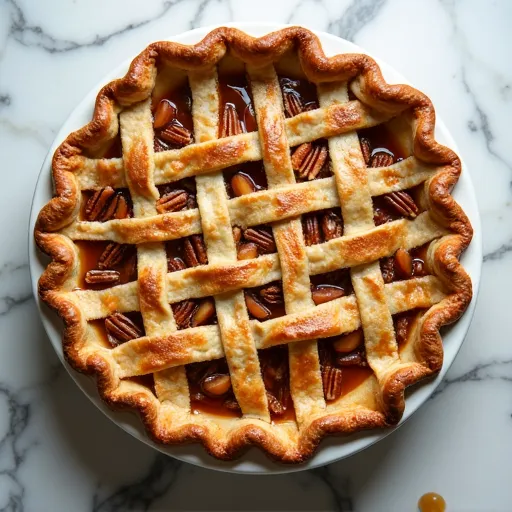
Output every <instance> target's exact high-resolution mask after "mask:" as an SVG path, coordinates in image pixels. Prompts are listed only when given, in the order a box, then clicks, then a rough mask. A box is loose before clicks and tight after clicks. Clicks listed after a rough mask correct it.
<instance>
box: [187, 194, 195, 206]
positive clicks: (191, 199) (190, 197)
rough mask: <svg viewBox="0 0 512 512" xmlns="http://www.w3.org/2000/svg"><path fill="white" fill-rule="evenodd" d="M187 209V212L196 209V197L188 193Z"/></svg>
mask: <svg viewBox="0 0 512 512" xmlns="http://www.w3.org/2000/svg"><path fill="white" fill-rule="evenodd" d="M187 208H188V209H189V210H192V209H193V208H197V200H196V195H195V194H191V193H190V192H189V193H188V198H187Z"/></svg>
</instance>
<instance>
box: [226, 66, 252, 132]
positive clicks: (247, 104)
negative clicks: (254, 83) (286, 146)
mask: <svg viewBox="0 0 512 512" xmlns="http://www.w3.org/2000/svg"><path fill="white" fill-rule="evenodd" d="M219 95H220V124H221V126H220V127H219V128H220V131H221V132H222V130H223V128H224V127H223V120H222V117H223V116H222V113H223V111H224V105H226V104H228V103H230V104H231V105H233V106H234V107H235V109H236V111H237V113H238V118H239V119H240V121H241V123H242V127H243V129H244V131H245V132H254V131H256V130H257V129H258V125H257V123H256V115H255V113H254V106H253V101H252V95H251V90H250V87H249V84H248V83H247V78H246V77H245V75H241V74H221V75H220V76H219Z"/></svg>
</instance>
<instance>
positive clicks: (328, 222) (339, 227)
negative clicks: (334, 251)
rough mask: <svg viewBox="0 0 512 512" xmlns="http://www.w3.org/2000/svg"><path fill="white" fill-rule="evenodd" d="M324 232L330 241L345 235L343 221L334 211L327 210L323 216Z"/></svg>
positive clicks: (326, 238) (326, 239)
mask: <svg viewBox="0 0 512 512" xmlns="http://www.w3.org/2000/svg"><path fill="white" fill-rule="evenodd" d="M322 233H323V234H324V240H325V241H326V242H328V241H329V240H333V239H334V238H339V237H340V236H342V235H343V221H342V220H341V218H340V217H339V215H336V214H335V213H334V212H327V213H325V214H324V215H323V217H322Z"/></svg>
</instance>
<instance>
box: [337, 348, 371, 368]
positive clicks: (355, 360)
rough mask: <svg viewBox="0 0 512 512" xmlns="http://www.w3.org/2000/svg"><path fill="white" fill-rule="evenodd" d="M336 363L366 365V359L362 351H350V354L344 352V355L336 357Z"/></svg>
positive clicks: (339, 364) (340, 364) (341, 364)
mask: <svg viewBox="0 0 512 512" xmlns="http://www.w3.org/2000/svg"><path fill="white" fill-rule="evenodd" d="M336 364H337V365H338V366H342V367H343V366H361V367H365V366H368V363H367V361H366V355H365V354H364V352H362V351H361V352H351V353H350V354H346V355H344V356H338V357H336Z"/></svg>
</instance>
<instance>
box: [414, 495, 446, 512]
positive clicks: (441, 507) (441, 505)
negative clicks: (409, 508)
mask: <svg viewBox="0 0 512 512" xmlns="http://www.w3.org/2000/svg"><path fill="white" fill-rule="evenodd" d="M418 509H419V510H420V512H445V510H446V501H445V500H444V498H443V497H442V496H441V495H440V494H437V493H435V492H427V493H426V494H424V495H423V496H422V497H421V498H420V499H419V500H418Z"/></svg>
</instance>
